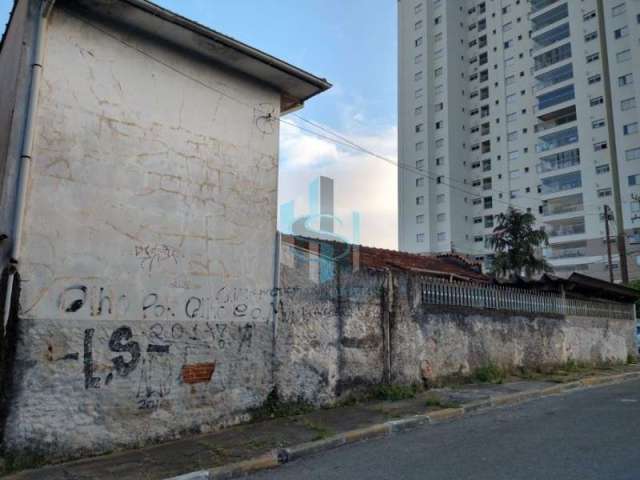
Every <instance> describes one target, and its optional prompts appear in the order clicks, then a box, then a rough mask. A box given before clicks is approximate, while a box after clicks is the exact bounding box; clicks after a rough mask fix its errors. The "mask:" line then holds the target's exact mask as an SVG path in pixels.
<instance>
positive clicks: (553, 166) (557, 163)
mask: <svg viewBox="0 0 640 480" xmlns="http://www.w3.org/2000/svg"><path fill="white" fill-rule="evenodd" d="M577 165H580V150H579V149H578V148H575V149H573V150H567V151H566V152H560V153H556V154H555V155H549V156H547V157H542V158H541V159H540V163H539V164H538V173H541V174H542V173H548V172H554V171H556V170H563V169H565V168H570V167H575V166H577Z"/></svg>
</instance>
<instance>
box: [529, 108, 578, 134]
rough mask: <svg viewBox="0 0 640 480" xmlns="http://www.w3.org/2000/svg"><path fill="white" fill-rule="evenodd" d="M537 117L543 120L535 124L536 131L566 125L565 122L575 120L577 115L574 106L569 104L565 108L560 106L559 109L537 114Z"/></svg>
mask: <svg viewBox="0 0 640 480" xmlns="http://www.w3.org/2000/svg"><path fill="white" fill-rule="evenodd" d="M538 118H539V119H540V120H543V121H542V122H540V123H538V124H536V126H535V131H536V133H538V132H544V131H545V130H550V129H552V128H556V127H559V126H561V125H566V124H567V123H571V122H575V121H576V120H577V118H578V117H577V115H576V106H575V105H571V106H569V107H566V108H561V109H559V110H554V111H553V112H549V113H546V114H544V115H540V116H538Z"/></svg>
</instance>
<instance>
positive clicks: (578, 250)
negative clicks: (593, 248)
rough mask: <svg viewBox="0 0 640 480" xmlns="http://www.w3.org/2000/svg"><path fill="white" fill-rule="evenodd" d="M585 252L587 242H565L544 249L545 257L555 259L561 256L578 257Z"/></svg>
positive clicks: (582, 255) (584, 254)
mask: <svg viewBox="0 0 640 480" xmlns="http://www.w3.org/2000/svg"><path fill="white" fill-rule="evenodd" d="M586 254H587V242H586V241H579V242H566V243H559V244H557V245H554V246H553V247H551V248H548V249H545V252H544V256H545V258H548V259H551V260H555V259H561V258H580V257H584V256H586Z"/></svg>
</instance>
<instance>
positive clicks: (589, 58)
mask: <svg viewBox="0 0 640 480" xmlns="http://www.w3.org/2000/svg"><path fill="white" fill-rule="evenodd" d="M599 58H600V53H599V52H596V53H592V54H591V55H587V63H593V62H595V61H597V60H598V59H599Z"/></svg>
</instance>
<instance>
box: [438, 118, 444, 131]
mask: <svg viewBox="0 0 640 480" xmlns="http://www.w3.org/2000/svg"><path fill="white" fill-rule="evenodd" d="M442 125H444V123H443V121H442V120H439V121H437V122H436V130H440V129H441V128H442Z"/></svg>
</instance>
